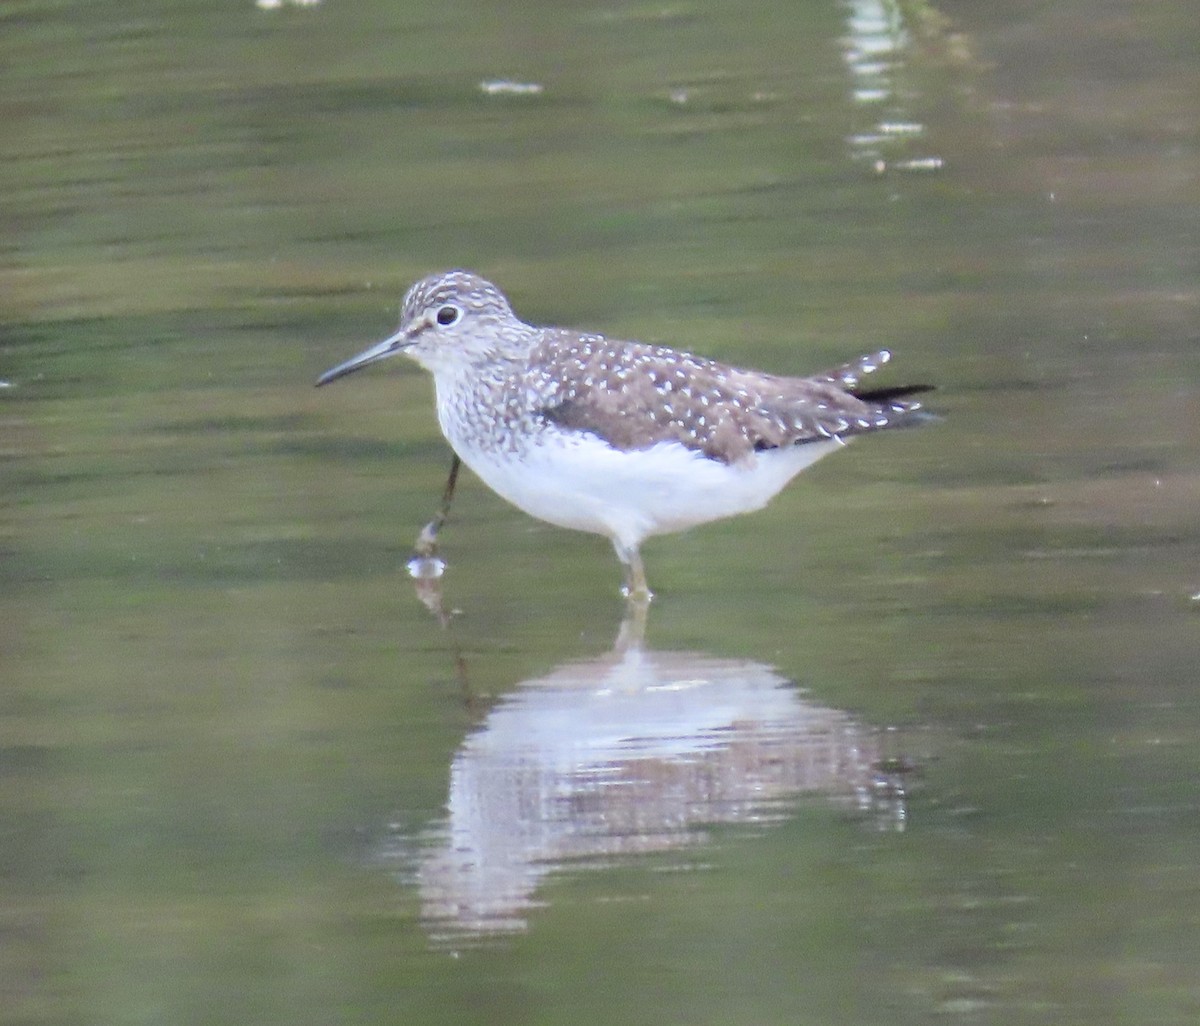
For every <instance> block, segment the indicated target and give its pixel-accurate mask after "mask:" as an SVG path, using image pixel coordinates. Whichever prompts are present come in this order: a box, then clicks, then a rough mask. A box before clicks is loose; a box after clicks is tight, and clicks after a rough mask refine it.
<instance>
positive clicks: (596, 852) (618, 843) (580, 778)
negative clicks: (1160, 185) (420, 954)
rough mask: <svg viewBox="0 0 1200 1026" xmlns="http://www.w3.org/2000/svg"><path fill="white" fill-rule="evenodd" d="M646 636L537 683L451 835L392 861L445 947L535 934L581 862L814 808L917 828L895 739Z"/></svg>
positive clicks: (504, 715)
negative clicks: (800, 806) (802, 801)
mask: <svg viewBox="0 0 1200 1026" xmlns="http://www.w3.org/2000/svg"><path fill="white" fill-rule="evenodd" d="M644 629H645V609H644V608H642V609H638V608H637V607H633V608H631V610H630V611H629V616H628V617H627V619H626V621H625V623H624V624H623V625H622V628H621V633H620V635H619V637H618V640H617V643H616V645H615V646H614V648H613V650H612V651H611V652H609V653H608V654H606V655H604V656H601V657H600V658H596V659H584V660H578V661H571V662H567V663H564V664H563V665H561V666H560V667H558V668H557V669H555V670H553V671H552V672H550V673H549V674H547V675H546V676H544V677H540V678H537V679H534V680H528V681H525V682H523V683H522V684H521V685H519V686H518V687H517V688H516V689H515V690H513V691H512V692H511V693H509V694H508V695H507V696H505V697H504V698H503V699H502V700H500V702H499V703H498V704H497V705H495V706H494V707H493V708H492V709H491V710H490V711H489V712H488V714H487V715H486V717H485V718H484V720H483V722H482V723H481V725H480V726H479V728H478V729H477V730H475V731H474V732H473V733H472V734H470V735H469V736H468V737H467V738H466V739H465V740H464V742H463V744H462V746H461V748H460V749H459V751H458V753H457V754H456V755H455V757H454V760H453V763H452V765H451V768H450V791H449V799H448V801H447V816H446V818H445V819H444V820H443V821H442V822H441V823H438V824H436V825H435V826H434V827H432V828H430V829H429V830H428V831H426V832H425V833H424V834H423V836H422V837H421V838H419V839H416V840H415V841H414V839H398V844H397V845H396V846H395V847H394V848H393V850H392V851H391V852H390V855H391V856H392V857H393V858H396V859H399V860H402V861H405V862H409V863H410V864H411V865H412V866H413V869H412V874H411V875H412V877H413V879H414V882H415V884H416V886H417V888H418V890H419V893H420V898H421V905H422V917H423V918H424V920H425V921H426V923H427V925H428V927H429V929H430V931H431V932H432V933H434V934H435V935H437V936H442V937H446V938H454V939H456V940H459V941H461V940H462V939H464V938H465V937H470V936H475V937H485V936H488V935H495V934H502V933H506V932H512V931H518V930H522V929H524V928H525V926H526V923H527V916H528V913H529V911H530V909H532V908H533V907H535V906H536V905H537V898H536V894H537V889H538V886H539V883H540V882H541V880H542V878H543V877H545V876H547V874H549V873H552V872H554V871H555V870H556V869H558V868H560V867H562V866H563V865H564V864H565V863H570V864H571V865H572V867H573V868H580V867H584V866H588V865H600V864H604V863H605V862H606V861H611V859H612V857H614V856H618V855H628V854H633V853H648V852H666V851H672V850H679V849H686V848H689V847H692V846H694V845H696V844H697V843H698V842H700V841H702V840H703V839H704V838H705V836H706V835H705V828H706V827H711V826H713V825H717V824H763V823H768V822H770V821H772V820H776V819H780V818H783V817H784V816H786V815H788V814H789V812H790V811H791V810H792V809H793V808H794V806H795V803H796V800H797V798H798V797H799V796H801V795H818V794H819V795H823V796H827V797H828V799H830V800H832V801H834V802H837V803H839V804H842V805H844V806H846V807H848V808H853V809H857V810H861V811H863V812H865V813H867V814H868V816H869V817H870V819H871V820H872V821H873V822H876V823H878V824H880V825H885V826H887V827H889V828H893V829H898V828H902V826H903V823H904V817H905V807H904V800H905V796H904V789H905V785H904V778H905V770H906V767H903V766H901V765H900V763H899V762H898V761H897V760H886V759H885V758H884V757H883V753H882V748H883V743H882V740H881V737H880V734H879V732H878V731H875V730H873V729H871V728H868V727H865V726H863V725H862V724H860V723H859V722H857V721H856V720H855V719H853V718H852V717H851V716H850V715H848V714H847V713H845V712H841V711H839V710H836V709H830V708H827V707H824V706H821V705H818V704H817V703H815V702H812V701H810V700H808V699H806V698H805V697H804V696H803V694H802V693H801V692H800V691H799V690H798V689H797V688H796V686H795V685H794V684H793V683H792V682H791V681H788V680H786V679H785V678H784V677H782V676H780V675H779V674H778V673H776V672H775V671H774V670H772V669H771V668H770V667H768V666H765V665H763V664H761V663H756V662H753V661H750V660H739V659H720V658H715V657H712V656H707V655H702V654H695V653H686V652H656V651H652V650H649V649H648V648H646V647H645V644H644V641H643V632H644ZM406 875H408V874H406Z"/></svg>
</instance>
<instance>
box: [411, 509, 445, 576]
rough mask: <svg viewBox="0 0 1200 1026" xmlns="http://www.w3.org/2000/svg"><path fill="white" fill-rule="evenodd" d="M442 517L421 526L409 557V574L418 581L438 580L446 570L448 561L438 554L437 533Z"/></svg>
mask: <svg viewBox="0 0 1200 1026" xmlns="http://www.w3.org/2000/svg"><path fill="white" fill-rule="evenodd" d="M441 526H442V525H441V518H440V517H439V518H437V519H435V520H431V521H429V523H427V524H426V525H425V526H424V527H422V528H421V533H420V534H418V535H417V540H416V543H415V544H414V545H413V554H412V557H411V558H410V559H409V561H408V563H407V566H408V575H409V576H410V577H412V578H413V579H414V580H418V581H433V580H437V579H438V578H439V577H441V576H442V574H444V573H445V572H446V561H445V560H444V559H442V557H441V556H439V555H438V546H437V534H438V528H439V527H441Z"/></svg>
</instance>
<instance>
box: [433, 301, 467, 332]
mask: <svg viewBox="0 0 1200 1026" xmlns="http://www.w3.org/2000/svg"><path fill="white" fill-rule="evenodd" d="M461 316H462V311H461V310H460V309H459V308H458V307H457V306H443V307H442V308H441V309H440V310H439V311H438V312H437V322H438V324H440V325H441V326H442V327H443V328H448V327H450V325H451V324H453V323H454V322H455V321H457V320H458V319H459V317H461Z"/></svg>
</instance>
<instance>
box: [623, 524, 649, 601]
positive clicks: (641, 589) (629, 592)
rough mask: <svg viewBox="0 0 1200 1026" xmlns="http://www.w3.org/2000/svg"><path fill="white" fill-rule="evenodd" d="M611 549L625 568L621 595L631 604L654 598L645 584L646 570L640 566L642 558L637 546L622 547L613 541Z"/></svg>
mask: <svg viewBox="0 0 1200 1026" xmlns="http://www.w3.org/2000/svg"><path fill="white" fill-rule="evenodd" d="M613 547H614V548H615V549H616V550H617V558H618V559H619V560H620V561H621V562H622V563H623V564H624V566H625V584H624V586H623V587H622V588H621V594H623V595H624V596H625V598H627V599H628V600H629V601H630V602H631V603H638V604H642V605H644V604H646V603H649V601H650V600H651V599H652V598H654V593H653V592H652V591H651V590H650V587H649V585H647V584H646V568H645V567H644V566H643V565H642V556H641V553H640V552H638V550H637V546H636V545H624V544H622V543H621V542H618V541H615V540H614V541H613Z"/></svg>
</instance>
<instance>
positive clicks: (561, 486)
mask: <svg viewBox="0 0 1200 1026" xmlns="http://www.w3.org/2000/svg"><path fill="white" fill-rule="evenodd" d="M447 437H449V438H450V443H451V445H453V446H454V449H455V451H456V452H457V453H458V455H459V456H460V457H461V458H462V461H463V462H464V463H466V465H467V466H468V467H470V468H471V469H472V470H473V471H474V472H475V473H476V474H477V475H479V477H480V478H482V479H483V481H484V482H485V483H486V484H487V485H488V486H489V487H490V488H492V489H493V490H494V491H495V492H496V493H497V494H499V495H501V496H503V497H504V498H505V499H507V500H508V501H509V502H511V503H512V504H513V505H515V506H518V507H519V508H521V509H523V510H524V511H525V512H526V513H529V514H530V515H531V516H535V517H537V518H538V519H540V520H545V521H547V522H549V523H551V524H557V525H558V526H560V527H569V528H573V529H575V530H577V531H590V532H592V533H595V534H602V535H605V536H607V537H608V538H611V539H613V541H615V542H617V543H618V544H619V545H621V546H623V547H625V548H626V549H636V548H637V547H638V545H640V543H641V542H642V540H643V539H645V538H648V537H650V536H651V535H655V534H665V533H669V532H671V531H681V530H683V529H684V528H687V527H692V526H693V525H695V524H703V523H707V522H708V521H710V520H719V519H721V518H722V517H729V516H734V515H736V514H738V513H746V512H749V511H750V510H756V509H761V508H762V507H763V506H765V505H766V504H767V503H768V502H769V501H770V500H771V499H772V498H773V497H774V496H775V495H776V494H777V493H778V492H779V491H780V489H782V488H783V486H784V485H786V484H787V483H788V481H790V480H791V479H792V478H793V477H795V476H796V474H798V473H800V471H801V470H803V469H804V468H805V467H808V466H810V465H811V464H813V463H815V462H816V461H817V460H818V459H820V458H821V457H822V456H825V455H827V454H829V453H831V452H833V451H834V450H835V449H838V448H840V447H841V445H842V444H843V443H841V442H838V441H833V440H831V441H828V442H814V443H809V444H807V445H799V446H794V447H792V448H788V449H773V450H768V451H766V452H763V453H759V454H757V455H755V456H753V457H752V458H750V459H747V460H744V461H742V462H739V463H736V464H725V463H721V462H719V461H717V460H712V459H709V458H707V457H705V456H704V455H703V454H702V453H697V452H694V451H693V450H690V449H687V448H685V447H684V446H682V445H680V444H679V443H677V442H660V443H658V444H657V445H654V446H652V447H651V448H649V449H642V450H637V451H633V452H621V451H618V450H616V449H613V448H611V447H610V446H609V445H607V444H606V443H605V442H603V441H601V440H600V439H599V438H597V437H596V436H595V435H590V434H584V433H573V434H567V433H563V432H548V433H547V434H546V435H545V436H543V438H542V439H541V440H540V441H539V442H537V443H536V444H530V445H528V446H526V447H524V448H523V449H521V450H520V452H519V453H513V452H494V451H488V450H480V449H478V448H475V447H473V446H472V445H471V444H470V442H469V440H467V439H465V438H461V437H460V438H455V437H452V436H451V433H450V432H447Z"/></svg>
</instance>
